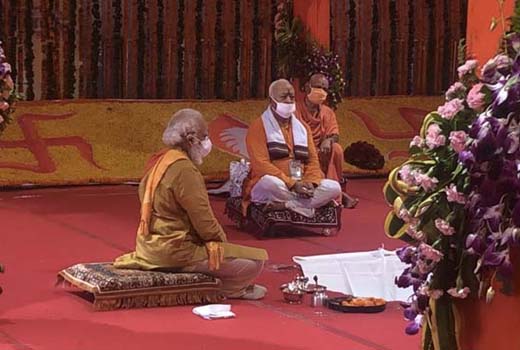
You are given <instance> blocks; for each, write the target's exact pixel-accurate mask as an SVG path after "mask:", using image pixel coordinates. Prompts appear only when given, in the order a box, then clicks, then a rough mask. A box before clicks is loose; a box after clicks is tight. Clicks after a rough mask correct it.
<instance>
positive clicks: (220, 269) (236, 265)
mask: <svg viewBox="0 0 520 350" xmlns="http://www.w3.org/2000/svg"><path fill="white" fill-rule="evenodd" d="M163 142H164V143H165V144H166V145H167V146H168V147H169V150H168V151H167V152H165V153H164V154H163V155H162V156H161V157H159V159H158V160H157V161H156V163H155V164H154V165H153V167H152V168H151V169H150V170H149V171H148V172H147V174H146V175H145V176H144V178H143V179H142V181H141V184H140V186H139V197H140V200H141V220H140V223H139V227H138V230H137V239H136V249H135V251H134V252H132V253H128V254H125V255H123V256H121V257H119V258H117V259H116V260H115V262H114V266H115V267H117V268H128V269H142V270H173V271H182V272H201V273H207V274H210V275H213V276H215V277H217V278H219V279H221V281H222V288H223V292H224V294H225V296H227V297H228V298H244V299H260V298H262V297H263V296H264V295H265V293H266V288H264V287H262V286H259V285H253V284H252V282H253V280H254V279H255V278H256V277H257V276H258V275H259V274H260V272H261V270H262V268H263V265H264V261H265V260H266V259H267V252H266V251H265V250H263V249H257V248H250V247H245V246H240V245H236V244H232V243H229V242H228V241H227V238H226V234H225V232H224V230H223V229H222V226H220V224H219V223H218V222H217V220H216V218H215V216H214V215H213V211H212V209H211V206H210V203H209V198H208V195H207V192H206V187H205V184H204V179H203V177H202V174H201V173H200V171H199V170H198V168H197V166H196V165H200V164H202V161H203V158H204V157H205V156H206V155H208V153H209V152H210V151H211V141H210V140H209V138H208V129H207V125H206V123H205V121H204V118H203V117H202V115H201V114H200V113H199V112H197V111H195V110H192V109H183V110H180V111H178V112H177V113H175V114H174V115H173V117H172V119H171V120H170V122H169V124H168V126H167V128H166V130H165V131H164V134H163Z"/></svg>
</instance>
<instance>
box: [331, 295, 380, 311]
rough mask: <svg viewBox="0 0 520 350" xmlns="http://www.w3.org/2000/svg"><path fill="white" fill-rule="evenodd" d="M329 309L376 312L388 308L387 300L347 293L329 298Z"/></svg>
mask: <svg viewBox="0 0 520 350" xmlns="http://www.w3.org/2000/svg"><path fill="white" fill-rule="evenodd" d="M327 306H328V307H329V309H332V310H336V311H341V312H347V313H376V312H382V311H384V310H385V308H386V301H385V300H384V299H381V298H372V297H367V298H361V297H354V296H352V295H347V296H344V297H338V298H330V299H328V300H327Z"/></svg>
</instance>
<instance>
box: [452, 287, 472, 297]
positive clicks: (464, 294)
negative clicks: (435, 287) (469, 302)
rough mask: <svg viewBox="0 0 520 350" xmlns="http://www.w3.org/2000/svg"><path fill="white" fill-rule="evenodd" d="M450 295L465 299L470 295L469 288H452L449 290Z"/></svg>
mask: <svg viewBox="0 0 520 350" xmlns="http://www.w3.org/2000/svg"><path fill="white" fill-rule="evenodd" d="M447 292H448V294H449V295H451V296H452V297H454V298H459V299H465V298H466V297H467V296H468V294H469V288H468V287H464V288H462V289H457V288H450V289H448V290H447Z"/></svg>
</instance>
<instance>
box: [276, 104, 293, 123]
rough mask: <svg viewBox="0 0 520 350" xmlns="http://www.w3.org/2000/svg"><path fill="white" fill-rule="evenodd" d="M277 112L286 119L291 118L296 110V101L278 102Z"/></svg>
mask: <svg viewBox="0 0 520 350" xmlns="http://www.w3.org/2000/svg"><path fill="white" fill-rule="evenodd" d="M275 103H276V114H278V115H279V116H280V117H282V118H284V119H289V118H290V117H291V116H292V115H293V113H294V112H296V104H295V103H282V102H276V101H275Z"/></svg>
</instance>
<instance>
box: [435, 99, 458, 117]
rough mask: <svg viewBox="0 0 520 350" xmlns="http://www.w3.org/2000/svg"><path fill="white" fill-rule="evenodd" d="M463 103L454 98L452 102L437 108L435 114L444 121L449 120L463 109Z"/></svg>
mask: <svg viewBox="0 0 520 350" xmlns="http://www.w3.org/2000/svg"><path fill="white" fill-rule="evenodd" d="M463 102H464V101H462V100H461V99H460V98H454V99H453V100H450V101H447V102H446V103H445V104H443V105H442V106H440V107H439V108H437V112H438V113H439V114H440V115H441V117H443V118H444V119H448V120H451V119H453V117H455V115H456V114H457V113H459V112H460V111H462V110H463V109H464V104H463Z"/></svg>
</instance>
